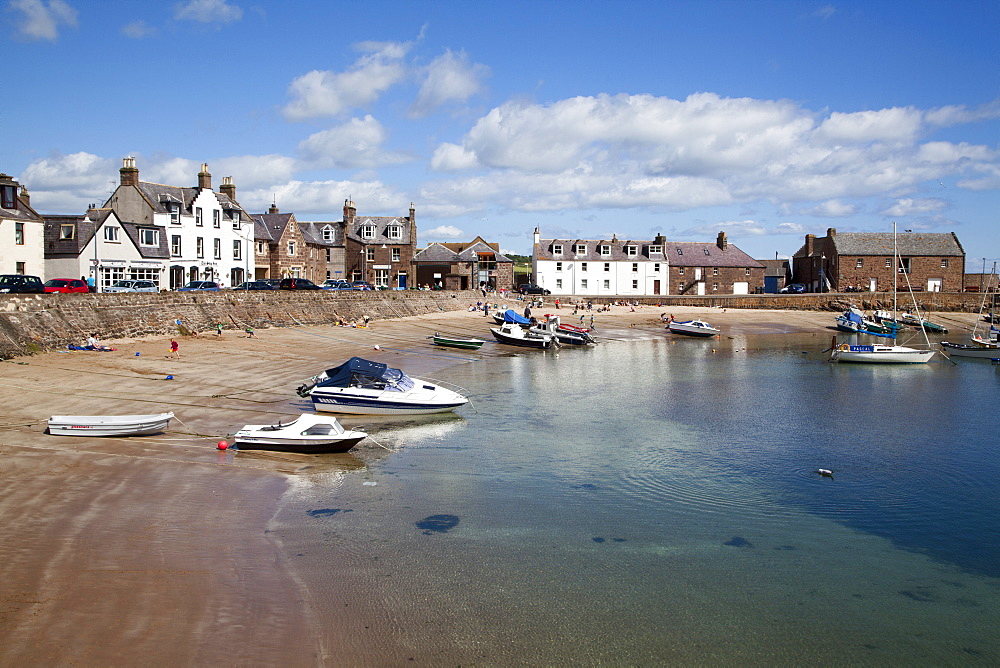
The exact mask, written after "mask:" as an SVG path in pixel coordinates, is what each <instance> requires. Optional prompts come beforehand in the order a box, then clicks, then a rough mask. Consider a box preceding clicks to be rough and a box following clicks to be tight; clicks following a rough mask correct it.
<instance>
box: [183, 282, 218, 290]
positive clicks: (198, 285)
mask: <svg viewBox="0 0 1000 668" xmlns="http://www.w3.org/2000/svg"><path fill="white" fill-rule="evenodd" d="M177 291H178V292H218V291H219V284H218V283H216V282H215V281H190V282H189V283H188V284H187V285H185V286H184V287H183V288H177Z"/></svg>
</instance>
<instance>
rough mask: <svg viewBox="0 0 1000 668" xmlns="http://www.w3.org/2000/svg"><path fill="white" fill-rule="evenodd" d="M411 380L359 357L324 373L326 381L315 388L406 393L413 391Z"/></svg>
mask: <svg viewBox="0 0 1000 668" xmlns="http://www.w3.org/2000/svg"><path fill="white" fill-rule="evenodd" d="M413 385H414V383H413V380H412V379H411V378H410V377H409V376H407V375H406V374H405V373H403V372H402V371H401V370H399V369H392V368H389V367H388V366H386V365H385V364H381V363H380V362H372V361H370V360H366V359H362V358H360V357H352V358H351V359H349V360H347V361H346V362H344V363H343V364H341V365H340V366H338V367H335V368H333V369H328V370H327V371H326V379H325V380H322V381H320V382H319V383H317V385H316V386H317V387H360V388H364V389H369V390H389V391H392V392H406V391H408V390H411V389H413Z"/></svg>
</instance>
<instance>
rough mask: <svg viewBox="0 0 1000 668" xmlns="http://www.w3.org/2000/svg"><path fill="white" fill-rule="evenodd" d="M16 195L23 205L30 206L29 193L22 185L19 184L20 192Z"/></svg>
mask: <svg viewBox="0 0 1000 668" xmlns="http://www.w3.org/2000/svg"><path fill="white" fill-rule="evenodd" d="M18 197H19V198H20V200H21V201H22V202H24V206H31V195H29V194H28V189H27V188H25V187H24V186H21V192H20V194H19V195H18Z"/></svg>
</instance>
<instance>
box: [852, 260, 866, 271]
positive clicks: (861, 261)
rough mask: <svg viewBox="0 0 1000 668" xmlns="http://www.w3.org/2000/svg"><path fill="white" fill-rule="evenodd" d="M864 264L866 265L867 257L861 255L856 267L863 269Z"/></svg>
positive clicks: (855, 264)
mask: <svg viewBox="0 0 1000 668" xmlns="http://www.w3.org/2000/svg"><path fill="white" fill-rule="evenodd" d="M864 266H865V259H864V258H863V257H859V258H858V261H857V262H855V263H854V268H855V269H863V268H864Z"/></svg>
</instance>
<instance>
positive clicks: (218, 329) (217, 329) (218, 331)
mask: <svg viewBox="0 0 1000 668" xmlns="http://www.w3.org/2000/svg"><path fill="white" fill-rule="evenodd" d="M215 335H216V336H222V323H221V322H220V323H218V324H216V325H215Z"/></svg>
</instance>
